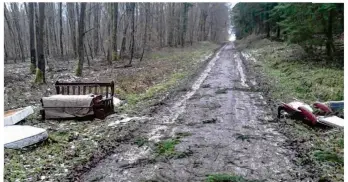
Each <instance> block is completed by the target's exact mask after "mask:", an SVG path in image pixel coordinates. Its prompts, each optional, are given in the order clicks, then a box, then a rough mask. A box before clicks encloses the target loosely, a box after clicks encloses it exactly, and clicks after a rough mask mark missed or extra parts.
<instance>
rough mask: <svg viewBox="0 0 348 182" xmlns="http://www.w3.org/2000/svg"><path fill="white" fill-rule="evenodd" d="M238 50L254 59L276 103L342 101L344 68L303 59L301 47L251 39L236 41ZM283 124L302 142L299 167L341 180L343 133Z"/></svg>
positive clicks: (296, 122)
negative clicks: (240, 49) (317, 170)
mask: <svg viewBox="0 0 348 182" xmlns="http://www.w3.org/2000/svg"><path fill="white" fill-rule="evenodd" d="M237 47H239V48H242V50H243V52H244V53H247V54H249V55H251V56H252V57H254V58H256V60H257V61H256V63H255V64H256V69H257V70H258V71H260V72H261V73H264V74H265V78H263V79H264V81H265V82H266V83H267V84H268V86H266V87H269V88H266V89H267V90H268V91H269V92H268V96H270V97H271V98H272V99H273V100H275V101H282V102H290V101H293V100H294V98H296V99H299V100H301V101H303V102H305V103H308V104H311V103H313V102H315V101H329V100H343V99H344V97H343V90H344V85H343V78H344V73H343V72H344V71H343V68H339V67H334V66H331V65H330V64H327V63H326V62H325V61H318V62H313V61H309V60H306V58H305V54H304V51H303V50H301V48H300V46H297V45H293V44H291V45H288V44H286V43H282V42H272V41H270V40H268V39H260V38H255V37H251V38H247V39H245V40H241V41H237ZM245 48H247V49H245ZM286 122H287V124H286V125H285V127H284V126H283V127H282V128H281V130H283V131H285V132H286V133H287V135H289V137H290V138H291V139H292V140H294V141H302V142H301V144H300V145H301V146H302V147H301V151H299V152H300V153H301V154H300V156H301V157H302V160H300V161H299V165H307V164H308V160H310V161H311V163H312V164H314V165H315V166H317V167H318V168H319V170H320V174H319V172H317V173H318V175H319V176H320V178H321V179H329V180H331V181H342V180H343V174H344V173H343V169H344V164H343V149H344V147H343V130H341V129H328V128H321V127H312V126H308V125H306V124H304V123H303V122H302V121H291V120H287V121H286Z"/></svg>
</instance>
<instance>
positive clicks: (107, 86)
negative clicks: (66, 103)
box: [41, 81, 115, 119]
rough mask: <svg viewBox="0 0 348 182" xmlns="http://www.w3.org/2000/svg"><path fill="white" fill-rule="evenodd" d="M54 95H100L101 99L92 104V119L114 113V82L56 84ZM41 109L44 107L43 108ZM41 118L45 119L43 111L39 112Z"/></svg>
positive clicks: (102, 117)
mask: <svg viewBox="0 0 348 182" xmlns="http://www.w3.org/2000/svg"><path fill="white" fill-rule="evenodd" d="M55 88H56V94H57V95H59V94H61V95H86V94H94V95H101V96H102V97H103V98H102V99H100V100H98V102H97V103H94V104H93V106H92V107H93V112H94V117H96V118H99V119H104V118H105V117H106V116H107V115H108V114H110V113H112V112H114V103H113V97H114V89H115V88H114V82H113V81H112V82H110V83H108V82H95V83H81V82H65V83H61V82H58V81H57V82H56V83H55ZM41 103H42V100H41ZM42 107H43V109H45V107H44V106H43V103H42ZM41 114H42V118H43V119H45V113H44V110H43V111H42V112H41Z"/></svg>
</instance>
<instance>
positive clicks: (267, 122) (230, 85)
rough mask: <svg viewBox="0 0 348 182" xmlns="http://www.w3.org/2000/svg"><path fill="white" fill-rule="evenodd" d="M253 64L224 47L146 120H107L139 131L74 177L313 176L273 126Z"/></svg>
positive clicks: (269, 178) (304, 178)
mask: <svg viewBox="0 0 348 182" xmlns="http://www.w3.org/2000/svg"><path fill="white" fill-rule="evenodd" d="M253 64H254V61H249V60H246V59H242V55H241V54H240V53H239V52H238V51H237V50H236V49H235V46H234V43H228V44H226V45H225V46H224V47H223V48H221V49H220V51H218V52H217V53H216V55H215V56H214V57H213V58H212V59H211V60H210V61H209V63H208V64H207V66H206V68H205V69H204V70H203V71H202V73H201V74H200V75H198V76H197V78H196V80H194V81H193V83H192V85H191V88H186V89H182V92H184V93H183V94H177V95H176V96H175V97H173V98H171V99H168V102H164V103H162V104H158V106H157V108H156V110H155V112H154V113H152V114H151V115H150V116H149V117H145V119H144V117H143V118H142V117H139V118H134V119H128V120H123V122H121V121H119V122H115V121H112V122H110V120H107V121H108V122H110V125H109V127H114V128H115V131H117V130H118V131H120V129H121V130H124V129H127V128H129V127H130V126H132V125H133V126H134V125H137V127H139V128H137V129H136V130H132V133H131V136H132V137H131V138H129V137H128V140H124V141H119V145H118V146H117V147H116V148H115V151H114V153H113V154H111V155H109V156H108V157H106V158H105V159H103V160H101V161H100V162H99V163H96V164H94V165H92V166H91V167H93V168H91V169H90V170H87V169H86V170H83V171H79V173H75V174H73V175H74V177H73V178H74V179H75V180H80V181H146V180H152V181H204V180H205V179H206V176H207V175H209V174H220V173H225V174H233V175H239V176H243V177H245V178H247V179H255V180H266V181H311V180H312V178H311V177H310V175H308V174H307V173H306V171H305V170H303V169H302V167H301V166H298V165H296V164H295V161H296V156H297V152H296V151H295V150H293V149H292V148H291V147H290V146H289V143H288V142H289V140H288V138H287V137H286V136H285V135H284V134H282V133H281V132H279V131H278V128H279V123H276V122H273V121H275V119H274V117H275V116H276V115H274V114H273V113H272V110H271V108H272V107H274V106H272V105H270V104H272V103H271V102H269V100H268V99H267V98H265V97H264V93H263V92H261V91H262V90H264V89H261V88H260V87H262V83H258V82H259V80H260V79H258V77H259V76H260V75H258V73H257V72H253V71H252V70H253V68H252V65H253ZM111 123H112V124H111ZM161 142H166V143H164V144H163V143H161ZM160 146H162V147H163V146H165V147H167V149H168V152H167V151H165V150H164V149H163V148H159V147H160ZM172 146H174V147H175V148H174V150H172V148H171V147H172ZM159 149H161V150H159ZM162 149H163V150H164V151H163V150H162Z"/></svg>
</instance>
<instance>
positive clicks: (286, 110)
mask: <svg viewBox="0 0 348 182" xmlns="http://www.w3.org/2000/svg"><path fill="white" fill-rule="evenodd" d="M313 108H314V109H313ZM313 108H312V107H311V106H310V105H308V104H305V103H303V102H299V101H293V102H290V103H282V104H281V105H280V106H279V107H278V118H282V117H290V118H294V119H300V120H305V121H309V122H311V124H312V125H316V124H323V125H327V126H331V127H341V128H343V127H344V119H343V110H344V101H328V102H325V103H321V102H315V103H313Z"/></svg>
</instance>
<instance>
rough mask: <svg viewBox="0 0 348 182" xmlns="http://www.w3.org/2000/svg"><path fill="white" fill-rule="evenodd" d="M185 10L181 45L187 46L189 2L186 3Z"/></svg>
mask: <svg viewBox="0 0 348 182" xmlns="http://www.w3.org/2000/svg"><path fill="white" fill-rule="evenodd" d="M183 5H184V8H183V9H184V12H183V25H182V31H181V47H184V46H185V36H186V29H187V12H188V7H189V4H188V3H184V4H183Z"/></svg>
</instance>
